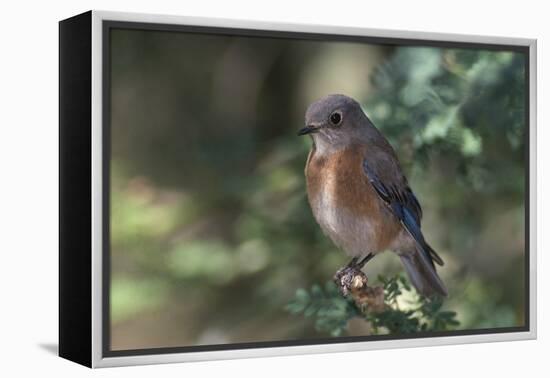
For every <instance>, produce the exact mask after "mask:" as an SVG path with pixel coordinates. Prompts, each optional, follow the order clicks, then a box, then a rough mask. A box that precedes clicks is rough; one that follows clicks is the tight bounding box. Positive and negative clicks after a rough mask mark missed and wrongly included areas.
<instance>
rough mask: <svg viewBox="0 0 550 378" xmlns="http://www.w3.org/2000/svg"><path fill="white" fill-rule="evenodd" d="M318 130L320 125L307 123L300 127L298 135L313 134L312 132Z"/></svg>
mask: <svg viewBox="0 0 550 378" xmlns="http://www.w3.org/2000/svg"><path fill="white" fill-rule="evenodd" d="M317 130H319V127H318V126H315V125H307V126H306V127H304V128H302V129H300V131H298V136H302V135H306V134H311V133H314V132H317Z"/></svg>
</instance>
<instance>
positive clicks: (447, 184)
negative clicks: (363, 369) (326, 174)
mask: <svg viewBox="0 0 550 378" xmlns="http://www.w3.org/2000/svg"><path fill="white" fill-rule="evenodd" d="M524 78H525V60H524V56H523V55H521V54H518V53H512V52H497V51H485V50H471V49H440V48H427V47H402V46H401V47H400V46H394V45H371V44H363V43H347V42H318V41H302V40H294V39H282V38H281V39H275V38H273V39H269V38H257V37H231V36H224V35H216V36H214V35H207V34H190V33H177V32H154V31H139V30H124V29H115V30H112V31H111V97H112V98H111V101H112V104H111V107H112V108H111V128H112V141H111V143H112V160H111V269H112V272H111V288H110V292H111V349H113V350H121V349H141V348H155V347H173V346H189V345H205V344H220V343H238V342H254V341H272V340H293V339H303V338H315V337H327V335H326V334H322V333H319V332H317V331H316V330H315V329H314V327H313V324H312V323H311V322H308V321H307V320H305V319H304V318H303V317H296V316H293V315H291V314H289V313H288V312H287V311H285V305H286V304H287V303H288V302H289V301H290V300H291V299H292V298H293V297H294V293H295V292H296V290H297V289H298V288H302V287H310V286H311V285H312V284H315V283H321V284H322V283H324V282H326V281H327V280H329V279H330V278H331V277H332V275H333V274H334V272H335V271H336V270H337V269H338V268H339V267H341V266H342V265H343V264H345V263H347V260H348V259H347V258H346V257H345V256H344V254H343V253H342V252H340V251H338V250H337V249H336V248H335V247H334V246H333V245H332V244H331V242H330V241H329V240H328V239H327V238H326V237H325V236H323V234H322V232H321V231H320V229H319V227H318V226H317V224H316V223H315V221H314V219H313V217H312V215H311V211H310V209H309V206H308V203H307V199H306V195H305V187H304V184H305V180H304V175H303V170H304V165H305V161H306V157H307V153H308V150H309V147H310V144H311V141H310V139H309V138H303V137H301V138H300V137H297V136H296V131H297V130H298V129H299V128H301V127H302V126H303V117H304V112H305V109H306V108H307V106H308V105H309V103H311V102H313V101H314V100H316V99H318V98H320V97H322V96H325V95H326V94H329V93H343V94H346V95H349V96H352V97H354V98H355V99H356V100H358V101H359V102H360V103H361V104H362V105H363V108H364V110H365V112H366V113H367V114H368V115H369V117H370V118H371V120H372V121H373V122H374V123H375V125H376V126H377V127H378V128H379V129H380V130H381V131H382V132H383V133H384V135H385V136H386V137H387V138H388V139H389V140H390V142H391V143H392V145H393V146H394V148H395V149H396V151H397V154H398V155H399V157H400V160H401V163H402V165H403V168H404V170H405V172H406V174H407V176H408V178H409V181H410V183H411V187H412V188H413V190H414V191H415V193H416V195H417V197H418V198H419V200H420V202H421V204H422V206H423V209H424V221H423V231H424V234H425V236H426V238H427V239H428V241H429V242H430V244H431V245H432V246H433V247H434V249H435V250H437V251H438V253H439V254H440V255H441V256H442V257H443V259H444V260H445V262H446V265H445V266H444V267H443V268H440V269H439V272H440V275H441V276H442V278H443V280H444V281H445V282H446V284H447V287H448V288H449V293H450V296H449V298H448V300H447V301H446V303H445V307H447V308H449V309H452V310H453V311H456V312H457V313H458V320H459V321H460V328H461V329H479V328H493V327H510V326H518V325H523V324H524V317H523V315H524V300H525V298H524V290H525V287H524V282H525V281H524V279H525V277H524V262H525V261H524V258H525V255H524V252H525V246H524V240H525V233H524V228H525V216H524V213H525V208H524V194H525V185H524V184H525V169H524V156H525V144H524V139H523V138H524V132H525V129H526V125H525V106H524V105H525V80H524ZM399 271H401V266H400V262H399V259H398V258H397V256H395V255H393V254H391V253H385V254H381V255H378V256H377V258H376V259H374V260H373V261H371V262H370V263H369V264H368V266H367V267H366V273H367V274H368V275H372V276H373V277H375V276H376V275H378V274H384V275H385V274H393V273H395V272H399ZM364 332H365V328H364V325H363V324H361V322H355V323H353V322H350V324H349V327H348V330H347V335H362V334H364Z"/></svg>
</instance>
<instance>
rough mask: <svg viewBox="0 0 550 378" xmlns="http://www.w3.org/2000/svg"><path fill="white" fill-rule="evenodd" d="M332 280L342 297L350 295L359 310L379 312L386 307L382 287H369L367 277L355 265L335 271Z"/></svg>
mask: <svg viewBox="0 0 550 378" xmlns="http://www.w3.org/2000/svg"><path fill="white" fill-rule="evenodd" d="M334 282H335V283H336V286H338V288H339V289H340V293H342V295H343V296H344V297H351V298H352V299H353V301H354V302H355V305H356V306H357V307H358V308H359V309H360V310H361V311H363V312H364V311H367V310H368V311H371V312H381V311H384V309H385V308H386V304H385V303H384V288H383V287H381V286H376V287H369V286H368V285H367V283H368V277H367V275H366V274H365V273H363V272H362V271H361V269H359V268H357V267H355V266H346V267H344V268H342V269H340V270H338V271H337V272H336V274H335V275H334Z"/></svg>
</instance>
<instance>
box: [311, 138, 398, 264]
mask: <svg viewBox="0 0 550 378" xmlns="http://www.w3.org/2000/svg"><path fill="white" fill-rule="evenodd" d="M364 148H365V147H364V146H353V147H350V148H347V149H345V150H341V151H338V152H334V153H331V154H330V155H326V156H319V155H318V154H316V153H315V151H312V153H311V154H310V157H309V159H308V163H307V165H306V180H307V192H308V199H309V202H310V205H311V208H312V211H313V213H314V216H315V218H316V220H317V222H318V223H319V224H320V225H321V227H322V228H323V230H324V231H325V233H326V234H328V236H330V237H331V239H332V240H333V241H334V242H335V243H336V244H337V245H338V246H340V247H342V248H344V249H345V250H346V251H347V252H348V253H349V254H350V255H357V254H358V253H359V250H363V249H369V250H368V251H363V252H378V251H381V250H384V249H387V248H388V246H389V245H390V244H391V242H392V241H393V240H394V238H396V237H397V235H398V234H399V232H400V231H401V225H400V224H399V223H398V222H397V220H396V219H395V217H393V215H392V214H391V213H390V212H389V209H387V208H386V205H385V204H384V203H383V202H382V200H381V199H380V198H379V197H378V194H377V193H376V192H375V191H374V189H373V188H372V186H371V184H370V182H369V181H368V179H367V177H366V175H365V173H364V172H363V157H364V156H365V154H364Z"/></svg>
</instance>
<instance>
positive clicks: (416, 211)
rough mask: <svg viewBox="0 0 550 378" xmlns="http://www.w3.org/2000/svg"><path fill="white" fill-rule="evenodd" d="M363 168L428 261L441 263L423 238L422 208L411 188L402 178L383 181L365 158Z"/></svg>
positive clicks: (375, 188)
mask: <svg viewBox="0 0 550 378" xmlns="http://www.w3.org/2000/svg"><path fill="white" fill-rule="evenodd" d="M363 170H364V172H365V174H366V176H367V178H368V180H369V182H370V184H371V185H372V187H373V188H374V190H375V191H376V193H378V196H379V197H380V199H382V201H384V203H385V204H386V205H387V206H388V207H389V208H390V210H391V212H392V213H393V214H394V215H395V216H396V217H397V219H399V221H400V222H401V224H402V225H403V227H404V228H405V229H406V230H407V232H408V233H409V234H410V235H411V236H412V238H413V239H414V240H415V241H416V243H417V244H418V245H419V247H420V250H421V251H423V253H424V254H425V256H426V257H427V258H428V261H430V262H431V264H432V265H433V262H434V261H435V262H437V263H438V264H439V265H443V260H442V259H441V257H439V255H438V254H437V253H436V252H435V251H434V250H433V249H432V248H431V247H430V246H429V245H428V243H426V241H425V240H424V235H422V231H421V230H420V221H421V219H422V208H421V207H420V203H419V202H418V199H417V198H416V196H415V195H414V193H413V192H412V190H411V188H410V187H409V186H408V185H406V181H405V180H404V183H403V182H402V183H389V182H383V181H382V180H381V179H380V177H379V176H378V175H377V174H376V172H375V171H374V169H373V168H372V167H371V166H370V165H369V164H368V162H367V160H366V159H365V160H364V161H363Z"/></svg>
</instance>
